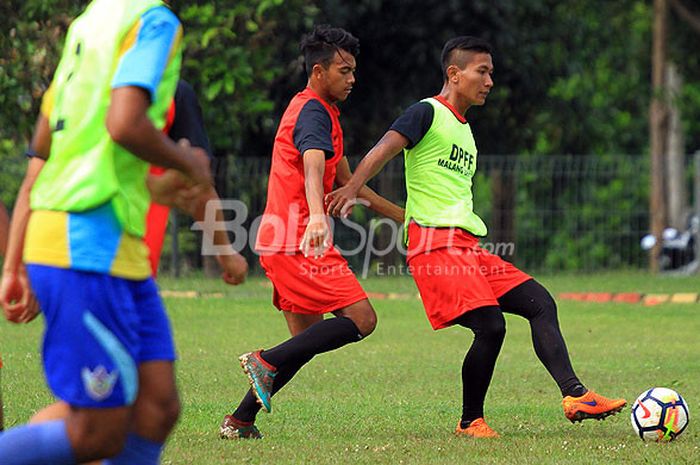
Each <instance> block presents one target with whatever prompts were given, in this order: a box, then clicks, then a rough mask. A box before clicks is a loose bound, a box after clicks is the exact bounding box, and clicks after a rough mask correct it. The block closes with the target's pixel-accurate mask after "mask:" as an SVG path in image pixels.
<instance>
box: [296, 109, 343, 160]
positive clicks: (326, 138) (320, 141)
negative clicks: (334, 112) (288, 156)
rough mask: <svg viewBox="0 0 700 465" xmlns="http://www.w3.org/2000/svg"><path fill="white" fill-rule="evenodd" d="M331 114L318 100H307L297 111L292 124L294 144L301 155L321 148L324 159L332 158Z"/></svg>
mask: <svg viewBox="0 0 700 465" xmlns="http://www.w3.org/2000/svg"><path fill="white" fill-rule="evenodd" d="M332 131H333V125H332V123H331V116H330V115H329V114H328V111H327V110H326V109H325V107H324V106H323V104H321V102H319V101H318V100H309V101H308V102H306V104H305V105H304V107H303V108H302V109H301V111H300V112H299V117H298V118H297V124H296V125H295V126H294V132H293V137H294V146H295V147H296V148H297V150H298V151H299V153H301V154H302V155H303V154H304V152H306V151H307V150H313V149H316V150H323V151H324V152H325V153H326V160H328V159H329V158H333V154H334V151H333V139H332V136H331V133H332Z"/></svg>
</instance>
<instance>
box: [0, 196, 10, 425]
mask: <svg viewBox="0 0 700 465" xmlns="http://www.w3.org/2000/svg"><path fill="white" fill-rule="evenodd" d="M9 231H10V219H9V218H8V216H7V209H5V205H4V204H3V203H2V202H0V257H4V256H5V250H6V249H7V234H8V232H9ZM0 374H2V357H0ZM0 381H2V377H1V376H0ZM0 386H1V384H0ZM2 407H3V406H2V390H1V389H0V431H2V430H4V429H5V426H4V425H5V422H4V419H3V413H2V412H3V408H2Z"/></svg>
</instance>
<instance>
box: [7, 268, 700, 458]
mask: <svg viewBox="0 0 700 465" xmlns="http://www.w3.org/2000/svg"><path fill="white" fill-rule="evenodd" d="M541 281H542V282H543V283H544V284H545V285H546V286H548V288H549V289H550V290H551V291H552V293H553V294H555V295H556V294H557V293H559V292H586V291H591V292H603V291H610V292H629V291H638V292H643V293H651V292H693V291H695V290H697V289H698V278H697V277H693V278H653V277H650V276H648V275H646V274H642V273H634V272H630V273H616V274H599V275H594V276H578V275H564V276H556V277H545V278H542V279H541ZM363 284H364V286H365V288H366V289H367V290H369V291H374V292H400V293H406V294H415V292H416V290H415V287H414V285H413V282H412V280H411V279H410V278H385V279H379V278H373V279H369V280H367V281H364V282H363ZM161 287H162V288H163V289H181V290H190V289H195V290H198V291H202V292H223V293H224V296H225V298H224V299H222V298H198V299H182V298H168V299H166V303H167V306H168V308H169V310H170V314H171V316H172V320H173V324H174V327H175V332H176V338H177V344H178V349H179V356H180V361H179V363H178V379H179V386H180V391H181V394H182V400H183V405H184V412H183V415H182V418H181V420H180V423H179V425H178V427H177V429H176V431H175V433H174V434H173V436H172V439H171V441H170V443H169V445H168V448H167V450H166V453H165V457H164V463H169V464H196V465H216V464H276V465H277V464H279V465H281V464H456V463H465V464H466V463H469V464H472V463H473V464H564V463H566V464H598V463H600V464H610V463H616V464H617V463H625V464H627V463H629V464H642V463H647V464H697V463H700V432H699V431H700V430H699V429H698V425H697V423H693V422H694V421H695V420H694V419H693V418H692V417H693V414H695V413H696V412H700V363H698V357H699V355H700V339H699V337H698V335H699V334H700V304H685V305H680V304H676V305H673V304H662V305H658V306H655V307H645V306H643V305H641V304H599V303H587V302H570V301H562V302H560V303H559V308H560V321H561V325H562V328H563V331H564V335H565V337H566V341H567V344H568V346H569V349H570V353H571V358H572V361H573V363H574V367H575V368H576V370H577V373H578V375H579V377H580V378H581V379H582V381H583V382H584V383H586V384H587V385H588V386H589V387H592V388H594V389H596V390H598V391H600V392H601V393H604V394H606V395H611V396H624V397H625V398H627V400H628V401H629V402H630V403H631V402H632V401H633V400H634V398H635V397H636V396H637V395H638V394H639V393H640V392H642V391H643V390H644V389H646V388H648V387H652V386H657V385H658V386H666V387H671V388H674V389H676V390H678V391H680V392H681V393H682V394H683V396H684V397H685V398H686V400H687V401H688V403H689V406H690V411H691V424H690V426H689V427H688V430H686V432H685V433H684V434H683V436H681V437H680V438H679V439H678V440H677V441H675V442H673V443H670V444H656V443H644V442H642V441H641V440H639V439H638V438H637V437H635V436H634V434H633V432H632V428H631V426H630V420H629V412H630V410H629V407H627V408H626V409H625V410H624V411H623V413H622V414H621V415H618V416H615V417H612V418H609V419H608V420H606V421H604V422H584V423H583V424H577V425H572V424H570V423H569V422H568V421H567V420H566V419H565V418H564V416H563V414H562V411H561V399H560V396H559V393H558V389H557V387H556V385H555V384H554V382H553V381H552V380H551V378H549V376H548V375H547V373H546V371H545V370H544V368H543V367H542V366H541V365H540V363H539V361H538V360H537V359H536V357H535V355H534V353H533V350H532V345H531V342H530V335H529V328H528V326H527V324H526V322H525V321H524V320H522V319H519V318H517V317H512V316H510V317H508V318H507V324H508V334H507V336H506V342H505V345H504V348H503V351H502V353H501V356H500V358H499V360H498V364H497V366H496V373H495V375H494V380H493V383H492V387H491V389H490V391H489V394H488V397H487V400H486V417H487V420H488V422H489V424H490V425H491V426H492V427H494V429H496V430H497V431H499V432H500V433H501V435H502V438H501V439H499V440H488V441H484V440H481V441H477V440H470V439H466V438H457V437H454V436H453V435H452V431H453V428H454V426H455V424H456V422H457V420H458V418H459V414H460V412H461V405H460V403H461V400H460V399H461V394H460V379H461V378H460V367H461V361H462V358H463V356H464V353H465V351H466V349H467V347H468V345H469V344H470V342H471V335H470V334H468V333H467V332H466V331H465V330H462V329H456V328H451V329H447V330H442V331H438V332H434V331H432V330H431V329H430V327H429V325H428V323H427V320H426V319H425V316H424V314H423V309H422V306H421V304H420V301H418V300H417V299H405V300H374V302H373V303H374V305H375V308H376V310H377V313H378V315H379V325H378V328H377V330H376V332H375V333H374V334H373V335H372V336H371V337H369V338H368V339H367V340H366V341H363V342H362V343H360V344H353V345H351V346H348V347H346V348H343V349H342V350H339V351H336V352H333V353H330V354H326V355H322V356H319V357H318V358H316V359H315V360H313V361H312V362H311V363H310V364H309V365H308V366H306V367H305V368H304V369H303V370H302V371H301V372H300V373H299V375H298V376H297V377H296V378H295V379H294V380H293V381H292V382H291V383H290V384H289V385H288V386H287V387H286V388H285V389H284V390H283V391H281V392H280V394H279V395H277V396H276V397H275V398H274V400H273V405H274V413H273V414H271V415H267V414H264V413H261V414H260V415H259V417H258V422H257V424H258V426H259V428H260V429H261V430H262V432H263V434H265V436H266V437H265V439H263V440H262V441H252V442H234V441H222V440H219V439H218V425H219V422H220V421H221V418H222V416H223V415H224V414H225V413H228V412H229V411H230V410H231V409H232V408H233V407H234V405H235V404H237V403H238V401H239V399H240V398H241V396H242V395H243V394H244V392H245V390H246V389H247V383H246V381H245V378H244V376H243V375H242V372H241V370H240V368H238V364H237V360H236V359H237V355H238V354H240V353H242V352H244V351H247V350H250V349H255V348H259V347H267V346H270V345H273V344H275V343H277V342H279V341H281V340H283V339H284V338H286V337H287V332H286V325H285V324H284V321H283V318H282V317H281V315H279V314H278V313H277V312H276V311H275V310H273V309H272V306H271V304H270V294H271V290H270V289H269V287H267V286H266V282H265V281H264V280H261V279H251V280H250V281H249V282H248V283H247V284H246V285H245V286H244V287H240V288H224V286H223V285H220V284H219V283H218V281H212V280H205V279H195V278H191V279H182V280H178V281H175V280H171V279H163V280H162V281H161ZM41 327H42V324H41V322H38V323H34V324H32V325H30V326H27V327H15V326H11V325H9V324H8V323H6V322H3V323H0V348H2V354H3V359H4V361H5V368H4V369H3V373H2V390H3V396H4V399H3V400H4V402H5V405H6V420H7V423H8V424H9V425H13V424H17V423H22V422H24V421H26V420H27V418H28V417H29V415H30V414H31V413H32V412H33V411H35V410H37V409H38V408H40V407H41V406H43V405H45V404H47V403H49V402H50V401H51V396H50V394H49V393H48V392H47V390H46V388H45V387H44V382H43V378H42V375H41V369H40V357H39V354H38V350H37V347H38V339H39V336H40V332H41ZM0 462H1V460H0Z"/></svg>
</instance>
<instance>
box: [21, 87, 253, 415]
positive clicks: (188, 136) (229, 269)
mask: <svg viewBox="0 0 700 465" xmlns="http://www.w3.org/2000/svg"><path fill="white" fill-rule="evenodd" d="M164 132H165V133H166V134H168V137H170V138H171V139H172V140H173V141H180V140H183V139H184V140H186V141H188V143H189V144H190V145H191V146H193V147H198V148H201V149H203V150H205V151H206V152H207V153H208V154H209V156H210V158H211V156H212V153H211V148H210V145H209V138H208V137H207V134H206V130H205V128H204V120H203V118H202V113H201V108H200V106H199V102H198V101H197V96H196V94H195V92H194V89H192V86H191V85H190V84H189V83H187V82H186V81H183V80H182V79H181V80H180V81H179V82H178V85H177V90H176V91H175V98H174V99H173V102H172V104H171V105H170V108H169V110H168V115H167V119H166V125H165V128H164ZM148 185H149V188H150V191H151V193H152V194H154V195H155V197H156V198H157V199H158V200H160V201H161V203H156V202H155V201H152V202H151V205H150V207H149V210H148V218H147V221H146V235H145V237H144V241H145V242H146V244H147V245H148V251H149V257H150V260H151V271H152V274H153V276H154V277H155V276H156V274H157V271H158V264H159V262H160V256H161V250H162V245H163V240H164V237H165V231H166V228H167V221H168V214H169V211H170V207H171V206H175V207H178V208H180V209H182V210H184V211H186V212H188V213H189V214H190V216H192V217H193V218H194V219H195V220H197V221H203V220H204V219H205V218H204V217H205V208H206V204H207V203H208V202H212V201H213V202H218V201H219V197H218V195H217V194H216V191H215V190H214V189H213V187H210V188H208V189H206V190H204V191H201V192H197V193H196V194H197V195H196V197H195V198H194V199H192V200H190V199H191V196H192V192H190V191H189V189H188V188H187V181H186V179H185V178H183V177H182V176H180V175H179V173H178V171H176V170H165V169H163V168H160V167H155V166H152V167H151V168H150V174H149V178H148ZM220 211H221V210H220V209H217V213H218V215H219V216H220ZM217 220H218V221H222V220H223V219H222V218H218V219H217ZM205 234H210V235H212V236H213V237H212V241H213V243H214V244H215V245H217V246H219V247H221V246H229V247H230V242H229V239H228V236H227V234H226V232H225V231H223V230H214V231H212V230H211V228H205ZM215 258H216V260H217V261H218V262H219V265H220V266H221V267H222V269H223V276H222V278H223V280H224V281H225V282H226V283H228V284H234V285H235V284H240V283H241V282H243V280H244V279H245V275H246V272H247V269H248V266H247V264H246V263H245V260H244V259H243V258H242V257H241V256H240V255H239V254H238V253H237V252H236V251H234V250H230V252H229V253H227V254H220V255H216V257H215ZM69 412H70V407H69V406H68V405H67V404H66V403H65V402H56V403H54V404H52V405H50V406H48V407H46V408H44V409H43V410H41V411H40V412H37V413H36V414H35V415H34V416H33V417H32V418H31V420H30V423H41V422H45V421H49V420H55V419H60V418H65V417H67V416H68V413H69Z"/></svg>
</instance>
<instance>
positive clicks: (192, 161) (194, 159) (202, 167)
mask: <svg viewBox="0 0 700 465" xmlns="http://www.w3.org/2000/svg"><path fill="white" fill-rule="evenodd" d="M178 145H179V146H180V147H182V148H183V149H184V150H185V151H186V152H187V169H186V171H185V172H184V174H185V175H186V176H187V177H188V178H190V180H191V181H192V183H193V184H201V185H204V186H211V185H213V184H214V179H213V178H212V174H211V163H210V161H209V155H207V152H206V150H204V149H202V148H199V147H192V146H191V145H190V142H189V141H188V140H187V139H180V140H179V141H178Z"/></svg>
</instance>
